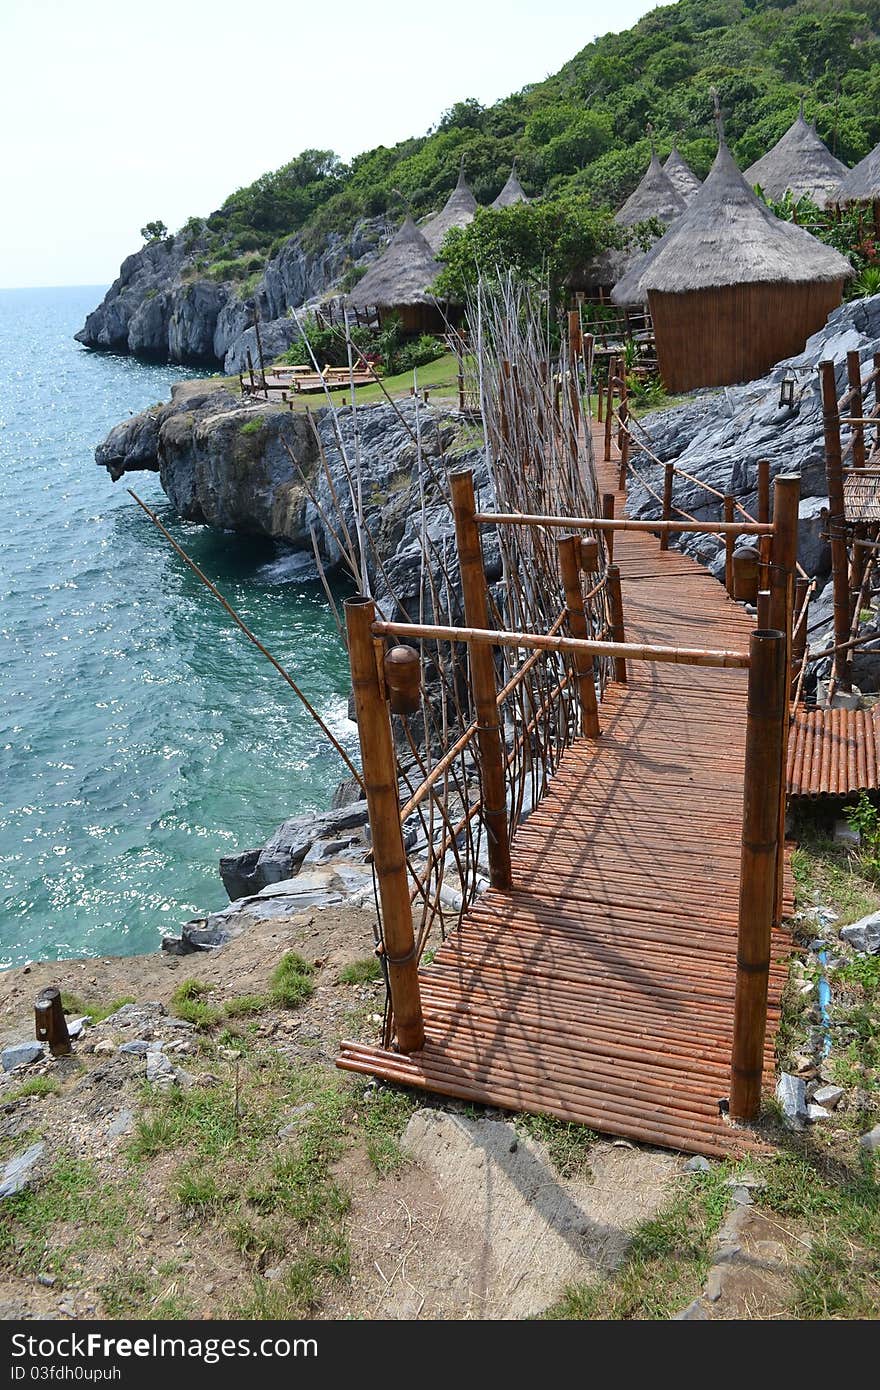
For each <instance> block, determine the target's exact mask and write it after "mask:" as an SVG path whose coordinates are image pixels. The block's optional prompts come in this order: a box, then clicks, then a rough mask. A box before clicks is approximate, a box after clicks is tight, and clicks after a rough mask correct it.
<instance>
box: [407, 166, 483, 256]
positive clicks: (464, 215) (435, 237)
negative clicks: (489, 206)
mask: <svg viewBox="0 0 880 1390" xmlns="http://www.w3.org/2000/svg"><path fill="white" fill-rule="evenodd" d="M476 210H477V200H476V198H475V197H474V195H473V193H472V192H471V190H470V189H469V188H468V186H467V181H466V179H465V176H464V166H462V169H461V172H460V173H459V175H458V183H457V184H456V185H455V187H454V189H453V190H452V192H451V193H450V195H449V197H448V198H447V199H446V205H445V207H444V208H443V209H442V211H441V212H438V213H435V215H434V216H433V217H429V218H428V221H427V222H425V223H424V224H423V225H422V227H420V228H419V230H420V231H421V233H422V236H423V237H424V238H425V241H426V242H427V243H428V245H429V246H430V248H431V250H432V251H439V250H440V247H441V245H442V244H443V238H444V237H445V235H446V233H447V232H448V231H449V229H450V227H466V226H467V224H468V223H469V222H473V220H474V213H475V212H476Z"/></svg>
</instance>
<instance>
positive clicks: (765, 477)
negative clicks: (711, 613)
mask: <svg viewBox="0 0 880 1390" xmlns="http://www.w3.org/2000/svg"><path fill="white" fill-rule="evenodd" d="M769 520H770V460H769V459H758V521H760V522H762V523H763V525H765V526H766V525H767V523H768V522H769ZM770 540H771V538H770V537H769V536H762V537H761V538H760V540H759V542H758V549H759V551H760V552H761V566H762V569H761V575H760V584H761V588H762V589H763V588H766V586H767V584H768V583H769V578H770V577H769V573H768V567H769V564H770Z"/></svg>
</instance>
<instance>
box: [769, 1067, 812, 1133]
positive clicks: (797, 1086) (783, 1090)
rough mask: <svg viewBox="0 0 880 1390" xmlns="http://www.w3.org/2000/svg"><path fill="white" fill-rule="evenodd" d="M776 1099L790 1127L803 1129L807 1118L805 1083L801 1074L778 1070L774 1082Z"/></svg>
mask: <svg viewBox="0 0 880 1390" xmlns="http://www.w3.org/2000/svg"><path fill="white" fill-rule="evenodd" d="M776 1099H777V1100H778V1101H779V1103H780V1105H781V1106H782V1114H783V1118H784V1120H785V1123H786V1124H787V1125H788V1126H789V1128H790V1129H803V1126H804V1121H805V1120H806V1118H807V1083H806V1082H805V1081H804V1079H803V1077H801V1076H792V1075H791V1073H790V1072H785V1071H784V1072H780V1074H779V1080H778V1081H777V1083H776Z"/></svg>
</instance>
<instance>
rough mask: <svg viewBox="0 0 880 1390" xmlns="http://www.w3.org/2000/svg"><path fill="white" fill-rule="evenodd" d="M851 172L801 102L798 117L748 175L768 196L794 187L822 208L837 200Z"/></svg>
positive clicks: (798, 195) (794, 194) (794, 192)
mask: <svg viewBox="0 0 880 1390" xmlns="http://www.w3.org/2000/svg"><path fill="white" fill-rule="evenodd" d="M847 172H848V170H847V167H846V165H845V164H841V162H840V160H839V159H835V157H834V155H833V154H832V153H831V151H830V150H829V148H828V146H827V145H826V144H824V143H823V141H822V140H820V139H819V136H818V135H817V133H816V131H815V129H814V128H813V126H811V125H809V124H808V123H807V121H805V120H804V104H803V102H801V109H800V113H799V115H798V118H797V120H796V121H795V122H794V124H793V125H790V126H789V128H788V130H787V131H786V132H785V134H784V135H783V136H782V138H781V139H779V140H777V141H776V144H775V145H774V146H773V148H772V150H768V152H767V153H766V154H765V155H763V156H762V158H761V159H758V160H756V161H755V163H754V164H752V165H750V166H749V168H748V169H746V171H745V174H744V178H745V180H746V182H747V183H748V184H750V185H751V186H752V187H753V188H754V186H755V184H757V185H758V186H759V187H760V189H761V192H762V193H763V194H764V197H765V198H773V199H774V200H777V199H779V198H784V197H785V194H786V192H788V191H790V192H791V194H792V197H794V198H805V197H806V198H812V200H813V202H814V203H818V204H819V207H820V208H821V207H824V206H825V203H826V202H827V201H828V200H829V199H831V200H832V201H833V199H834V195H835V193H836V192H837V189H838V188H839V187H840V183H841V180H842V179H844V178H845V177H846V175H847Z"/></svg>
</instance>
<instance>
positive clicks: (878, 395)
mask: <svg viewBox="0 0 880 1390" xmlns="http://www.w3.org/2000/svg"><path fill="white" fill-rule="evenodd" d="M874 412H875V414H876V415H877V417H878V419H877V428H876V429H875V431H874V448H875V449H880V352H875V353H874Z"/></svg>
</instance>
